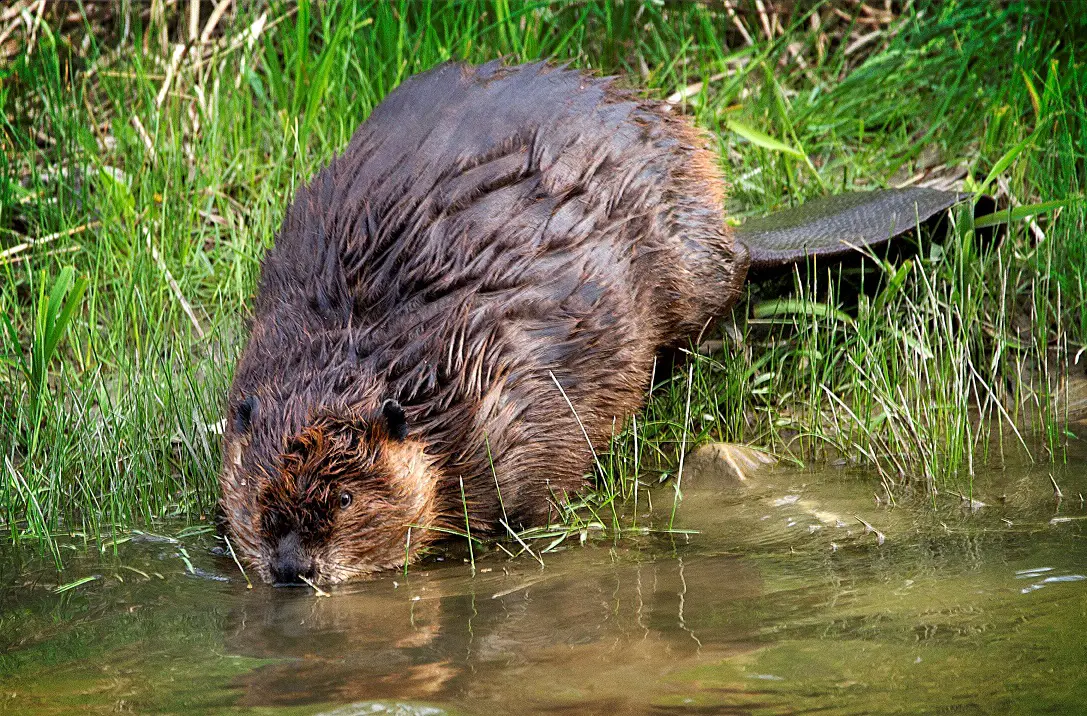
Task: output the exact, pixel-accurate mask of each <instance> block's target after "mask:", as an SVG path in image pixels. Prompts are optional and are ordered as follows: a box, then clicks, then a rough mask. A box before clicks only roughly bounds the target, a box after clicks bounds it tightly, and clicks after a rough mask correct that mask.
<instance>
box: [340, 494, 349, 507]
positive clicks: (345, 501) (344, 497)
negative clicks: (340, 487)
mask: <svg viewBox="0 0 1087 716" xmlns="http://www.w3.org/2000/svg"><path fill="white" fill-rule="evenodd" d="M350 506H351V493H350V492H341V493H340V509H341V510H346V509H347V508H348V507H350Z"/></svg>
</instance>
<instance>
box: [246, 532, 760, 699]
mask: <svg viewBox="0 0 1087 716" xmlns="http://www.w3.org/2000/svg"><path fill="white" fill-rule="evenodd" d="M638 556H639V555H638V554H637V553H635V554H626V555H623V556H622V557H620V556H618V555H613V554H612V553H610V552H609V551H607V550H604V549H587V550H575V551H573V552H571V553H569V554H567V555H563V557H562V559H559V560H556V561H557V562H560V563H561V566H559V567H557V568H551V567H548V568H547V569H543V570H541V569H540V568H539V567H538V566H536V565H535V563H534V562H533V563H530V565H531V566H529V565H528V564H526V565H522V564H515V565H512V566H509V565H507V566H506V567H505V569H503V568H502V566H496V567H493V568H491V571H490V572H486V573H482V574H479V575H477V577H476V578H475V579H466V578H465V577H464V572H465V570H464V569H461V568H452V569H450V568H447V569H443V570H438V571H432V572H429V573H426V574H413V575H411V576H410V577H409V578H408V579H407V580H406V581H404V580H403V579H402V578H401V579H398V580H394V579H392V578H386V579H382V580H378V581H375V582H371V583H367V584H365V585H361V586H357V587H354V588H353V589H345V590H343V591H341V592H338V593H337V594H336V595H335V596H334V597H333V598H325V599H315V598H314V597H312V596H311V595H310V594H305V593H298V594H295V595H291V596H289V597H287V596H286V595H284V594H282V593H281V592H272V591H271V590H262V593H261V594H258V595H254V598H253V599H247V600H245V601H244V602H243V603H242V605H241V606H239V607H238V608H237V609H236V610H235V611H234V612H233V613H232V614H231V615H230V619H229V626H228V632H229V637H228V639H227V648H228V649H230V650H231V651H235V652H237V653H240V654H244V655H246V656H254V657H276V658H280V659H281V658H282V657H293V659H292V660H289V661H278V662H277V663H274V664H270V665H268V666H265V667H262V668H260V669H257V670H255V671H252V672H250V673H248V674H245V675H243V676H242V677H240V678H239V680H238V681H237V682H236V684H237V685H238V686H240V687H241V688H242V690H243V692H244V695H243V697H242V703H243V704H245V705H250V706H254V705H286V704H297V703H307V702H310V701H312V700H313V699H314V697H315V695H319V698H320V699H321V700H325V699H328V698H329V697H330V696H331V697H333V699H334V700H336V701H363V700H373V699H394V698H395V699H405V698H408V699H416V700H420V701H435V700H440V701H449V700H452V701H458V702H462V703H464V702H467V703H472V704H475V705H477V706H478V705H480V704H490V705H491V706H492V707H493V708H496V709H501V710H503V711H511V710H518V709H521V708H532V709H534V710H535V709H542V708H544V707H546V706H547V705H549V704H550V705H556V704H557V703H563V702H565V703H569V704H571V705H573V704H580V705H581V706H582V707H586V706H588V705H590V704H595V705H596V706H598V707H603V706H606V705H611V706H613V707H615V706H621V705H623V704H637V703H646V701H647V700H649V699H650V695H649V694H648V693H646V692H645V687H648V688H650V689H652V690H654V691H656V690H657V689H658V688H659V683H660V682H661V681H662V680H667V677H668V675H669V673H671V672H672V671H673V670H675V668H676V667H677V666H678V665H683V664H688V663H690V662H691V661H692V660H699V659H723V658H726V657H728V656H730V655H734V654H740V653H744V652H746V651H750V650H751V649H752V648H754V647H755V646H756V645H757V643H758V624H757V619H756V617H757V609H756V608H755V602H756V601H757V598H758V596H759V594H760V593H761V590H760V585H759V578H758V574H757V572H756V571H755V570H753V569H752V567H751V566H750V565H745V564H744V563H743V562H742V561H741V560H739V559H737V558H735V557H729V556H706V557H699V558H696V559H694V560H686V561H685V560H684V559H682V558H679V557H672V558H669V559H658V560H655V561H640V560H639V559H638ZM484 569H486V567H484ZM345 592H346V593H345Z"/></svg>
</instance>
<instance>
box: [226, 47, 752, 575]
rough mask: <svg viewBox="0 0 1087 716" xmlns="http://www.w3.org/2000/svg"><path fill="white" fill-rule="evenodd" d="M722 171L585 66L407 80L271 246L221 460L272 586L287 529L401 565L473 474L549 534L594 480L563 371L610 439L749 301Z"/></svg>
mask: <svg viewBox="0 0 1087 716" xmlns="http://www.w3.org/2000/svg"><path fill="white" fill-rule="evenodd" d="M716 162H717V155H716V152H715V151H714V150H712V149H711V148H710V146H709V142H708V139H707V137H706V136H705V135H704V133H702V132H701V131H699V130H697V129H695V128H694V127H693V126H692V125H691V124H689V122H688V121H687V120H686V119H685V118H682V117H676V116H673V115H672V114H671V113H669V112H667V111H665V110H664V108H663V107H662V105H660V104H657V103H655V102H651V101H646V100H640V99H638V98H636V97H635V96H633V95H632V94H630V93H628V92H623V91H620V90H618V89H616V88H614V87H613V86H612V83H611V81H610V80H608V79H601V78H595V77H591V76H588V75H586V74H584V73H581V72H578V71H574V70H569V69H565V68H556V67H554V66H550V65H547V64H544V63H539V64H532V65H522V66H516V67H506V66H503V65H502V64H500V63H490V64H487V65H483V66H480V67H470V66H466V65H462V64H445V65H441V66H439V67H437V68H435V69H433V70H430V71H429V72H425V73H423V74H420V75H417V76H415V77H411V78H409V79H408V80H406V81H405V82H404V83H403V84H402V85H401V86H400V87H399V88H398V89H397V90H395V91H394V92H392V93H391V94H390V95H389V96H388V97H387V98H386V99H385V101H384V102H383V103H382V104H381V105H380V106H379V107H378V108H376V109H375V110H374V112H373V114H372V115H371V117H370V118H369V119H368V120H367V121H366V122H365V123H364V124H363V125H362V126H361V127H360V128H359V129H358V131H357V132H356V133H355V135H354V137H353V138H352V139H351V142H350V144H349V145H348V147H347V149H346V150H345V151H344V153H343V154H342V155H341V156H339V157H336V158H335V159H333V160H332V161H331V162H330V163H329V165H328V166H327V167H325V168H324V169H323V170H321V171H320V172H319V173H318V174H317V175H316V176H315V177H314V179H313V181H312V182H311V184H310V185H309V186H307V187H304V188H302V189H300V190H299V192H298V194H297V196H296V197H295V200H294V202H293V203H292V205H291V206H290V208H289V209H288V210H287V214H286V217H285V218H284V221H283V225H282V227H281V229H280V232H279V234H278V235H277V237H276V243H275V247H274V248H273V249H272V250H270V251H269V252H268V255H267V256H266V258H265V261H264V264H263V270H262V276H261V282H260V288H259V292H258V294H257V298H256V304H255V319H254V322H253V330H252V334H251V336H250V339H249V343H248V345H247V346H246V348H245V351H244V353H243V354H242V357H241V359H240V361H239V363H238V366H237V370H236V373H235V378H234V384H233V386H232V388H231V391H230V397H229V413H228V420H227V431H226V435H225V439H224V450H223V455H224V462H223V471H222V474H221V486H222V493H223V497H222V506H223V509H224V513H225V516H226V521H227V528H228V533H229V535H230V537H231V539H232V542H233V544H234V547H235V549H236V550H237V551H238V552H239V554H240V555H241V556H242V557H243V558H244V559H246V560H248V561H249V562H250V563H252V564H254V565H256V566H257V568H258V571H259V572H260V573H261V575H262V576H263V577H264V578H265V579H269V578H270V577H269V561H270V560H272V559H274V553H275V550H276V544H277V540H279V539H281V537H282V535H281V533H282V532H283V531H284V530H287V531H288V533H289V534H294V535H298V538H299V540H300V541H301V543H302V548H301V549H302V550H303V551H304V552H305V555H306V557H307V559H312V560H314V561H315V568H314V576H315V578H316V579H317V580H319V581H339V580H341V579H345V578H349V577H351V576H354V575H356V574H361V573H365V572H368V571H372V570H375V569H383V568H387V567H394V566H397V565H400V564H402V563H403V561H404V559H405V557H406V556H407V557H408V558H410V557H411V556H414V555H415V554H416V552H417V551H418V549H419V548H420V547H422V546H424V545H426V544H427V543H429V542H431V541H433V540H434V539H436V538H438V537H440V536H441V535H440V533H439V532H437V531H434V530H428V529H426V528H427V527H457V526H459V527H460V528H463V526H464V513H463V506H462V502H461V487H460V485H461V482H462V481H463V485H464V492H465V495H466V498H467V504H468V510H469V515H470V518H471V526H472V530H473V531H474V532H477V531H478V532H479V533H484V534H487V533H494V532H496V531H498V530H497V525H498V520H499V519H500V518H502V516H503V509H504V510H505V513H506V517H507V518H508V520H509V522H510V524H511V525H512V526H514V527H518V526H530V525H537V524H541V523H545V522H546V521H547V520H548V518H549V515H552V514H553V513H554V504H553V500H555V499H560V500H561V499H563V498H564V497H565V496H566V495H570V494H572V493H574V492H577V491H578V490H579V489H581V488H582V487H583V486H584V484H585V481H586V478H587V476H588V475H590V474H591V459H592V456H591V452H590V450H589V447H588V445H587V444H586V442H585V440H584V437H583V436H582V433H581V428H580V427H579V426H578V423H577V420H576V419H575V417H574V415H573V414H572V413H571V411H570V408H569V406H568V405H567V404H566V400H565V399H564V398H563V396H562V394H561V393H560V391H559V389H558V388H557V387H556V385H555V380H557V381H558V382H559V383H560V384H561V385H562V387H563V390H564V391H565V392H566V395H567V396H568V398H569V400H570V401H571V403H572V404H573V406H574V408H575V410H576V411H577V415H578V417H579V418H580V420H581V423H582V424H583V425H584V427H585V430H586V431H587V432H588V435H589V438H590V440H591V441H592V443H593V444H594V445H595V446H597V447H604V446H605V445H606V444H607V441H608V440H609V438H610V436H611V434H612V430H613V424H614V422H615V421H618V422H619V423H620V424H621V423H622V422H623V421H625V420H626V419H627V418H628V417H629V416H630V415H631V414H632V413H633V412H635V411H636V410H638V408H639V407H640V406H641V404H642V401H643V397H644V394H645V391H646V389H647V387H648V383H649V380H650V373H651V370H652V366H653V359H654V355H655V354H656V352H657V351H658V350H659V349H660V348H662V347H665V346H670V345H675V344H677V343H680V342H682V341H686V340H688V339H689V337H691V336H693V335H696V334H697V333H698V332H699V331H700V330H701V329H703V328H704V326H706V324H707V323H708V322H710V321H711V320H712V318H713V317H715V316H719V315H721V314H722V313H723V312H724V311H726V310H727V309H728V308H729V306H730V305H731V304H732V303H733V302H734V301H735V300H736V298H737V297H738V295H739V292H740V287H741V285H742V283H743V280H744V278H745V275H746V271H747V254H746V252H745V251H744V249H743V248H742V247H741V246H738V245H737V244H735V243H734V241H733V239H732V237H731V235H730V233H729V231H728V229H727V227H726V225H725V223H724V216H723V213H722V206H721V200H722V191H723V189H722V187H723V186H724V184H723V181H722V179H721V176H720V174H719V172H718V170H717V168H716V167H717V164H716ZM552 375H554V378H555V380H553V379H552ZM246 399H249V400H250V404H251V405H256V406H257V407H256V408H255V409H252V410H250V409H249V408H247V407H245V406H243V401H245V400H246ZM387 399H392V400H396V401H399V402H400V403H402V404H403V406H404V409H405V411H406V415H407V424H408V437H407V438H406V439H405V440H403V441H400V440H397V439H396V438H395V437H394V436H391V435H390V434H389V432H388V431H387V430H386V429H385V428H384V427H383V423H382V420H383V418H382V413H381V406H382V404H383V402H384V401H386V400H387ZM239 406H242V409H239ZM250 413H251V414H250ZM492 458H493V462H492ZM344 490H348V491H351V492H352V494H354V495H355V498H354V501H353V503H352V505H351V507H350V508H349V509H348V510H343V511H341V510H339V508H338V506H337V504H336V499H337V495H338V494H341V493H342V491H344ZM499 490H500V491H501V499H500V498H499ZM359 491H361V494H355V493H356V492H359ZM270 514H274V515H275V518H274V519H271V518H269V515H270ZM409 525H414V527H413V529H412V533H411V534H412V536H411V546H410V548H408V549H406V542H407V528H408V526H409ZM290 530H294V531H293V532H289V531H290ZM291 539H292V540H293V539H294V538H293V537H292V538H291ZM292 544H293V542H292Z"/></svg>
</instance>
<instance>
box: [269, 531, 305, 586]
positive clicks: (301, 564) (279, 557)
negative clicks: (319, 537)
mask: <svg viewBox="0 0 1087 716" xmlns="http://www.w3.org/2000/svg"><path fill="white" fill-rule="evenodd" d="M269 569H270V571H271V573H272V582H273V584H274V585H275V586H277V587H298V586H302V585H304V584H305V582H304V581H303V580H306V579H308V580H310V581H311V582H312V581H313V578H314V576H315V574H316V569H315V568H314V563H313V557H311V556H308V555H307V554H306V552H305V550H304V549H303V548H302V543H301V542H300V541H299V539H298V533H297V532H291V533H290V534H288V535H287V536H286V537H283V538H282V539H280V540H279V544H277V545H276V548H275V551H274V552H273V553H272V559H271V560H270V562H269Z"/></svg>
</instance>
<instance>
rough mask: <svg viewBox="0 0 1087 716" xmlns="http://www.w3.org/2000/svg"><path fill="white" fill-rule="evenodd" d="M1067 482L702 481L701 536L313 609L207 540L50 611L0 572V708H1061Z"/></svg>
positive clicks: (1084, 477)
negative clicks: (898, 489) (895, 499)
mask: <svg viewBox="0 0 1087 716" xmlns="http://www.w3.org/2000/svg"><path fill="white" fill-rule="evenodd" d="M1082 464H1083V463H1082V462H1079V463H1076V464H1073V465H1070V466H1068V467H1065V468H1050V467H1046V468H1045V469H1039V468H1035V469H1030V470H1011V469H1009V470H1006V471H1004V472H1001V473H994V474H991V475H989V476H986V478H985V480H984V482H983V484H984V485H985V488H986V492H985V494H975V495H972V496H971V497H972V498H973V499H974V500H975V502H983V503H985V504H986V505H987V506H985V507H981V508H978V505H976V504H974V503H970V502H969V501H963V502H960V500H959V499H958V498H953V497H949V496H946V495H945V496H942V497H940V498H939V499H937V500H936V501H935V505H934V504H933V502H932V500H931V499H930V498H927V497H925V496H924V495H918V496H912V497H911V496H909V495H903V496H902V498H901V499H900V501H899V505H898V506H897V507H896V508H893V509H892V508H889V507H888V506H887V505H886V503H885V502H878V503H877V501H876V500H875V499H874V498H873V495H872V489H871V485H872V484H873V483H872V481H870V480H869V479H867V478H866V477H865V476H850V475H849V474H843V473H831V474H827V473H822V474H820V473H813V472H802V471H790V470H784V469H779V470H777V471H775V472H774V473H772V474H771V475H764V476H762V477H761V478H760V479H759V480H757V481H754V482H753V483H752V484H748V485H745V486H737V485H736V484H735V483H734V482H733V483H729V482H727V481H721V480H718V479H716V478H715V476H714V475H713V474H699V473H698V472H697V471H694V470H692V472H691V473H690V475H689V479H688V476H685V478H684V493H685V499H684V502H683V505H682V508H681V509H680V511H679V518H680V519H679V524H677V527H679V528H683V529H685V530H697V531H698V533H697V534H688V533H685V532H678V533H673V534H671V535H668V534H660V533H653V534H647V535H641V536H636V537H630V536H626V537H624V538H623V540H622V541H621V542H619V543H617V544H612V543H610V542H607V541H604V540H599V541H593V540H591V539H590V540H589V542H588V544H587V545H585V546H584V547H579V546H576V545H575V546H572V547H569V548H567V549H565V550H563V551H560V552H553V553H549V554H546V555H545V559H546V567H543V568H541V567H540V566H539V565H538V564H537V563H536V562H535V561H532V560H529V559H523V560H515V561H508V560H507V559H505V558H504V557H503V556H502V555H501V554H500V553H491V554H488V555H486V556H485V557H483V558H482V559H481V560H479V561H478V563H477V573H476V574H475V576H472V575H471V572H470V570H469V568H468V566H467V565H464V564H462V563H460V561H459V557H458V558H456V559H451V558H450V560H449V561H446V562H437V561H436V562H432V563H428V564H425V565H422V566H420V567H418V568H416V569H414V571H412V573H411V574H410V575H408V576H407V577H405V576H403V575H386V576H383V577H381V578H379V579H375V580H373V581H370V582H365V583H359V584H353V585H345V586H342V587H340V588H339V589H337V590H335V591H334V593H333V596H331V597H327V598H318V597H316V596H315V595H314V594H313V592H312V591H311V590H308V589H296V590H285V589H272V588H268V587H264V586H259V585H258V586H257V587H256V588H255V589H253V590H251V591H250V590H247V589H245V586H244V583H243V582H242V581H241V580H239V579H237V577H236V568H235V567H234V565H233V564H232V563H231V562H230V561H228V560H226V559H225V558H216V557H214V556H212V555H211V554H210V553H209V551H208V548H209V547H211V546H212V545H213V544H214V541H213V539H212V538H211V535H204V536H203V537H201V538H200V539H202V540H203V542H200V541H199V539H197V540H188V541H187V542H186V544H185V545H181V544H178V543H175V542H169V541H161V540H157V539H143V538H140V539H135V540H133V541H132V542H129V543H125V544H123V545H121V546H120V547H119V548H118V553H117V555H116V556H114V555H113V554H112V553H110V552H108V551H107V552H106V553H105V554H103V555H102V556H100V557H98V558H95V559H90V558H89V557H86V555H87V554H88V553H87V552H86V551H75V550H73V551H71V554H72V555H73V561H74V562H75V564H74V566H73V567H72V568H71V569H69V571H68V572H67V573H66V574H65V575H63V577H62V578H61V579H60V580H59V581H60V582H68V581H72V580H76V579H78V578H80V577H84V576H87V575H92V574H93V575H97V579H95V580H94V581H91V582H87V583H84V584H81V585H80V586H78V587H75V588H73V589H70V590H68V591H65V592H63V593H60V594H57V593H56V592H55V591H54V590H55V588H56V587H57V585H58V579H57V575H56V572H55V571H53V570H52V569H51V568H50V567H48V566H45V567H36V566H33V565H34V560H33V559H32V560H30V563H28V564H23V565H17V563H16V562H13V561H12V560H11V559H10V558H8V557H3V556H0V684H2V689H0V713H54V714H66V713H72V712H74V711H82V712H97V713H116V712H136V713H156V712H157V713H163V712H166V713H190V712H222V711H229V712H232V713H233V712H246V711H252V712H259V713H268V712H269V711H270V710H271V711H275V710H276V709H279V708H289V709H290V710H291V713H333V714H337V715H339V716H346V715H347V714H354V713H371V712H373V711H372V710H373V709H375V708H385V711H383V712H385V713H389V712H396V713H416V714H417V713H423V712H427V713H435V711H433V710H431V711H426V710H425V709H424V707H423V705H424V704H425V705H429V706H427V707H426V708H430V707H435V708H437V709H440V710H442V711H452V712H456V713H478V714H489V713H520V712H545V713H546V712H569V711H576V712H592V713H601V712H608V713H614V714H625V713H674V712H683V713H687V712H694V713H726V714H727V713H772V714H787V713H809V712H819V713H834V714H840V713H843V714H872V713H917V712H955V713H1005V712H1013V713H1030V712H1039V713H1045V712H1049V713H1069V712H1071V711H1070V709H1071V710H1074V709H1077V708H1079V706H1080V705H1081V704H1082V703H1085V702H1087V679H1084V678H1083V675H1082V671H1083V664H1084V663H1087V642H1085V640H1083V639H1082V637H1081V635H1082V619H1083V614H1085V613H1087V580H1085V579H1084V576H1085V575H1087V552H1085V551H1084V549H1083V538H1084V525H1085V524H1087V520H1085V519H1084V518H1085V517H1087V509H1085V508H1084V506H1083V504H1082V503H1081V502H1080V501H1079V499H1078V495H1079V494H1080V493H1087V474H1085V473H1084V471H1083V469H1082ZM1051 473H1052V476H1053V479H1052V480H1051V477H1050V476H1051ZM1053 481H1056V482H1058V483H1059V484H1060V485H1061V487H1062V489H1063V491H1064V494H1065V495H1066V496H1071V495H1076V496H1077V497H1076V498H1071V499H1070V498H1068V497H1066V499H1065V500H1064V501H1061V502H1057V501H1055V500H1054V498H1053V490H1052V482H1053ZM979 482H981V481H979ZM667 498H668V499H667V501H668V506H669V508H670V494H669V495H667ZM643 506H644V505H643ZM664 512H670V509H666V510H664ZM626 519H629V515H628V516H627V517H626ZM648 519H649V518H648V517H647V516H646V515H639V519H638V524H639V525H643V524H647V523H648V522H647V520H648ZM877 532H878V533H879V534H882V535H884V538H885V539H884V540H883V542H882V544H881V543H880V541H879V539H878V536H877ZM574 541H575V540H571V542H574ZM182 547H184V548H185V549H186V550H187V551H186V553H185V554H184V555H183V554H182V553H181V549H182ZM81 554H82V555H85V557H84V558H83V559H84V561H83V562H80V561H79V559H78V555H81ZM183 556H184V557H185V558H184V559H183V558H182V557H183ZM190 557H191V562H192V563H193V571H192V572H190V571H189V569H188V567H187V564H188V563H187V562H186V560H187V559H189V558H190ZM193 572H195V574H194V573H193ZM200 575H210V576H212V577H216V578H222V577H223V576H227V577H230V579H231V581H230V582H229V583H223V582H219V581H216V580H215V579H209V578H205V577H201V576H200ZM378 702H380V704H384V705H386V706H387V705H389V704H393V705H396V706H395V708H394V707H393V706H388V707H387V708H386V706H379V705H378ZM404 704H408V705H404Z"/></svg>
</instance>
